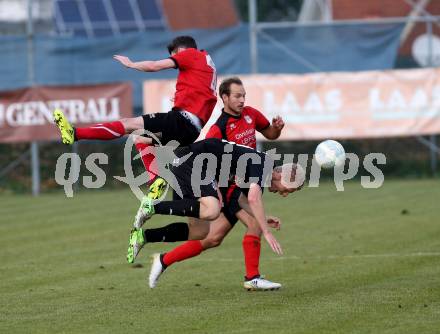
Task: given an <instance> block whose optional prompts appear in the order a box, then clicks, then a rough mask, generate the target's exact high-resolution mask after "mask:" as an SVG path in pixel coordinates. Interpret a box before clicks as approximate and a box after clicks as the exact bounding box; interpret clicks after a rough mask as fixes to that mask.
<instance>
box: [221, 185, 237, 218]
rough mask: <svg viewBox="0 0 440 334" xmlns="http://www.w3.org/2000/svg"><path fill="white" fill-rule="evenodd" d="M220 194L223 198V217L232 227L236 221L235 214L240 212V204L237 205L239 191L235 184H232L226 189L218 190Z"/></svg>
mask: <svg viewBox="0 0 440 334" xmlns="http://www.w3.org/2000/svg"><path fill="white" fill-rule="evenodd" d="M220 193H221V194H222V198H223V208H222V213H223V214H224V215H225V217H226V219H227V220H228V222H229V223H230V224H231V225H232V226H234V225H235V224H236V223H237V221H238V218H237V216H236V214H237V212H238V211H240V210H241V207H240V204H239V203H238V199H239V198H240V195H241V190H240V188H239V187H238V186H237V185H236V184H235V183H233V184H232V185H230V186H229V187H227V188H226V187H222V188H220Z"/></svg>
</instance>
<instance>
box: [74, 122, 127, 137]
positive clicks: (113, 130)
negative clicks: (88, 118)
mask: <svg viewBox="0 0 440 334" xmlns="http://www.w3.org/2000/svg"><path fill="white" fill-rule="evenodd" d="M123 135H125V128H124V125H122V123H121V122H120V121H116V122H110V123H99V124H94V125H92V126H89V127H87V128H75V137H76V140H81V139H101V140H111V139H116V138H120V137H122V136H123Z"/></svg>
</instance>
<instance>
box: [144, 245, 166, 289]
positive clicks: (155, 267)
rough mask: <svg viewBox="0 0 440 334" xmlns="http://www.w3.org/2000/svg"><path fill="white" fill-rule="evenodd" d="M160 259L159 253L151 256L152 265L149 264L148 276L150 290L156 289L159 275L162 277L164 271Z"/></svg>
mask: <svg viewBox="0 0 440 334" xmlns="http://www.w3.org/2000/svg"><path fill="white" fill-rule="evenodd" d="M160 257H161V254H159V253H156V254H153V263H152V264H151V270H150V276H149V278H148V285H149V286H150V288H151V289H153V288H154V287H156V284H157V281H158V280H159V277H160V275H162V273H163V272H164V270H165V267H164V266H163V264H162V261H161V259H160Z"/></svg>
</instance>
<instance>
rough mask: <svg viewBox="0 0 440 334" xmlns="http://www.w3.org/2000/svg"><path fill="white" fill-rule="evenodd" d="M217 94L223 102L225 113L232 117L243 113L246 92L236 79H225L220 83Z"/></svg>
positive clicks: (238, 79)
mask: <svg viewBox="0 0 440 334" xmlns="http://www.w3.org/2000/svg"><path fill="white" fill-rule="evenodd" d="M219 94H220V97H221V99H222V101H223V105H224V107H225V111H226V112H228V113H231V114H234V115H240V114H241V112H242V111H243V107H244V102H245V98H246V91H245V90H244V87H243V83H242V82H241V80H240V78H238V77H231V78H227V79H225V80H223V81H222V83H221V84H220V88H219Z"/></svg>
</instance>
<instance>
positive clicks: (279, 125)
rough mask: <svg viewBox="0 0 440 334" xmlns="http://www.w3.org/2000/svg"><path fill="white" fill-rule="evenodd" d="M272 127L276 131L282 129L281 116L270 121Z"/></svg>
mask: <svg viewBox="0 0 440 334" xmlns="http://www.w3.org/2000/svg"><path fill="white" fill-rule="evenodd" d="M272 126H273V127H274V128H275V129H276V130H278V131H281V130H282V129H283V128H284V121H283V119H282V118H281V116H276V117H274V118H273V119H272Z"/></svg>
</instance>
